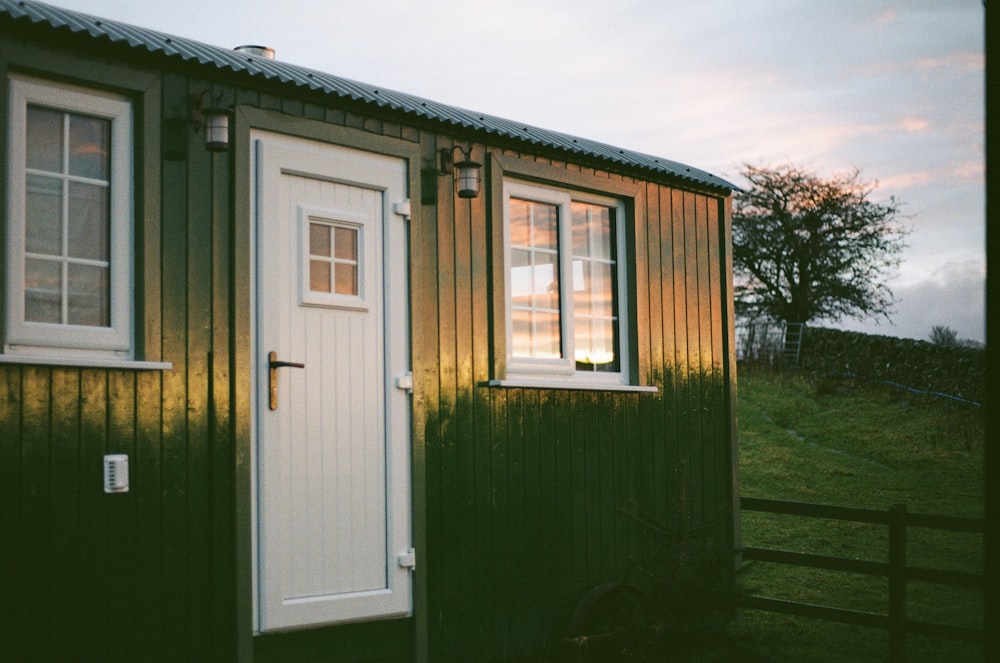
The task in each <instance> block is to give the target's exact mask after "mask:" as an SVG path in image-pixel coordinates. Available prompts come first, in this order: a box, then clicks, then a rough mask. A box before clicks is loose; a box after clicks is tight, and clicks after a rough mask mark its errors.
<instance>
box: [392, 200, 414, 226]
mask: <svg viewBox="0 0 1000 663" xmlns="http://www.w3.org/2000/svg"><path fill="white" fill-rule="evenodd" d="M392 211H393V212H394V213H395V214H398V215H399V216H402V217H405V218H406V220H407V221H409V220H410V199H409V198H407V199H406V200H402V201H400V202H398V203H393V204H392Z"/></svg>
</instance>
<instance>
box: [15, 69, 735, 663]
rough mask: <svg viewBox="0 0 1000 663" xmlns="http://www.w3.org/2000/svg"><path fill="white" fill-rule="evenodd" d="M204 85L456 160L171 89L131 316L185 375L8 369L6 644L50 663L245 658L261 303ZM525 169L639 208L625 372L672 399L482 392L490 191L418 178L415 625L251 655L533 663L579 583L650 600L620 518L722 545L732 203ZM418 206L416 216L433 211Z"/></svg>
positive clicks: (308, 637)
mask: <svg viewBox="0 0 1000 663" xmlns="http://www.w3.org/2000/svg"><path fill="white" fill-rule="evenodd" d="M209 87H211V88H212V89H213V91H214V92H215V93H216V94H219V93H221V94H222V95H223V96H224V99H225V100H226V101H227V102H230V101H231V102H236V103H239V104H246V105H251V106H255V107H257V108H262V109H267V110H272V111H274V112H280V113H283V114H291V115H293V116H301V117H307V118H312V119H314V120H317V121H324V122H327V123H331V124H337V125H340V126H345V127H354V128H357V129H360V130H364V131H367V132H370V133H372V134H377V135H386V136H393V137H396V138H401V139H403V140H406V141H410V142H415V143H419V145H420V148H421V152H422V154H423V156H424V159H423V160H424V161H425V163H424V164H423V166H424V167H425V168H432V167H435V165H436V163H437V152H438V150H439V149H440V148H442V147H450V146H451V145H452V138H451V137H448V136H443V135H435V134H433V133H429V132H427V131H426V130H422V129H419V128H415V127H409V126H406V125H401V124H399V123H398V122H395V121H388V120H385V119H380V118H372V117H364V116H360V115H358V114H357V113H355V112H350V111H345V110H342V109H337V108H332V107H325V106H322V105H318V102H317V101H316V100H315V99H313V100H312V101H309V102H302V101H300V100H289V99H284V98H282V97H279V96H277V95H274V94H267V93H264V92H260V91H254V90H250V89H240V88H230V87H225V86H220V85H219V84H217V83H216V84H213V83H212V82H211V81H205V80H196V79H191V78H188V77H186V76H184V75H181V74H180V73H165V74H163V75H162V78H161V79H160V83H159V94H158V95H157V100H159V99H160V98H162V108H161V110H160V111H159V115H160V119H161V120H162V122H163V123H164V125H167V124H168V123H170V122H174V123H175V126H176V125H177V124H180V125H181V126H186V127H187V130H186V133H184V134H183V138H182V139H181V140H182V143H181V144H180V145H178V144H176V142H174V143H172V144H170V145H169V146H168V145H166V144H165V145H164V146H163V149H162V156H163V159H162V160H161V162H160V163H159V166H158V167H159V172H157V173H155V176H156V177H157V178H158V195H159V201H157V203H156V204H157V205H158V213H159V218H160V224H161V228H160V229H159V231H158V233H157V235H156V236H151V237H143V241H144V242H146V243H152V245H153V246H155V247H156V250H155V251H154V255H155V256H156V261H157V263H158V264H157V268H156V269H149V268H148V267H149V266H148V265H144V266H143V274H146V275H151V276H152V277H155V278H156V279H157V282H156V283H154V284H147V285H146V287H147V288H155V289H156V291H157V292H158V293H159V294H158V296H159V301H158V302H157V303H156V304H155V307H153V308H149V307H150V306H151V305H150V304H149V303H148V302H144V301H139V302H137V315H140V316H142V317H143V320H144V322H145V327H144V328H143V334H144V335H145V338H147V339H155V340H156V342H157V343H158V345H159V347H158V348H157V350H158V353H159V356H160V357H162V359H163V361H169V362H172V363H173V369H172V370H169V371H163V372H146V371H128V370H98V369H82V368H61V367H38V366H20V365H11V364H0V504H3V505H4V508H2V509H0V531H3V532H5V533H14V535H13V536H11V535H9V534H8V535H7V536H6V537H5V541H4V543H3V545H2V546H0V567H2V568H3V569H5V571H4V572H3V574H2V585H0V601H2V602H3V604H4V606H5V615H6V617H5V620H4V623H3V624H2V625H0V636H2V639H0V649H4V650H8V651H10V650H13V651H17V650H18V648H25V650H30V651H31V653H32V657H33V658H37V659H38V660H59V659H63V658H64V657H65V655H66V653H67V652H72V653H73V654H74V656H77V657H78V658H79V659H80V660H90V659H98V658H104V659H106V660H118V659H120V660H232V659H235V658H236V652H237V648H238V646H239V645H238V642H239V640H240V638H246V634H242V635H241V634H240V633H239V631H240V629H241V628H242V626H238V623H240V620H241V619H243V617H240V616H239V615H238V613H237V605H238V603H239V601H238V599H237V597H238V596H239V595H241V594H242V595H244V596H245V595H246V593H247V592H248V591H249V590H248V588H244V587H240V586H238V583H239V582H241V581H240V578H246V577H249V571H248V570H247V569H241V568H238V566H239V565H249V558H250V556H249V552H248V551H243V552H241V553H239V554H237V552H235V551H236V550H237V548H238V547H240V546H248V542H247V541H243V540H241V539H240V537H239V535H238V533H237V530H238V529H239V527H238V525H237V522H238V521H239V520H240V519H241V518H244V517H246V516H245V514H243V515H241V514H240V513H238V511H239V510H240V509H247V508H249V506H248V504H246V503H244V502H243V501H242V499H244V498H241V497H240V495H241V494H242V493H241V488H240V487H239V486H241V485H242V486H245V485H248V482H249V465H248V463H247V461H246V458H245V454H246V453H249V452H250V451H249V445H250V441H249V439H248V437H249V427H248V425H247V423H246V422H247V421H248V420H249V418H250V417H252V416H253V413H252V412H251V411H250V408H249V400H248V395H247V389H249V386H248V385H246V384H243V383H242V382H241V380H240V379H239V378H238V377H237V376H238V375H243V376H245V375H247V370H248V369H247V367H246V366H242V365H241V364H240V361H241V359H240V358H245V357H248V356H249V352H250V351H249V338H248V336H247V335H248V334H249V330H248V329H247V328H245V327H247V326H248V325H247V324H246V323H245V322H243V323H241V322H239V321H241V320H242V321H246V320H247V319H248V318H247V316H248V313H247V311H246V310H245V308H246V307H247V306H252V302H250V299H249V294H248V292H247V291H246V283H245V280H244V279H240V278H238V277H235V276H234V275H235V274H241V273H242V274H245V273H246V270H247V269H248V268H247V266H246V265H239V264H237V262H236V261H237V260H238V259H239V253H238V251H236V252H234V247H236V246H240V245H245V244H246V242H247V237H246V236H245V234H246V233H249V228H250V226H249V223H250V222H249V219H246V218H234V217H235V212H234V208H235V207H236V205H234V202H233V200H234V199H233V195H234V194H233V192H234V174H235V173H239V172H245V171H241V170H240V169H239V166H238V165H237V164H234V159H235V157H234V154H233V152H229V153H223V154H216V153H210V152H207V151H206V150H205V149H204V146H203V143H202V141H203V137H202V136H201V135H200V134H196V133H194V132H193V131H190V127H189V126H188V125H186V124H185V122H186V118H187V112H188V110H187V103H188V102H187V100H188V95H189V94H191V93H200V92H201V91H202V90H204V89H206V88H209ZM174 138H176V136H174ZM164 142H165V143H167V142H169V141H167V140H166V139H165V140H164ZM168 148H169V149H168ZM178 148H181V149H178ZM474 150H475V151H476V152H477V153H479V154H482V153H483V152H484V151H488V152H498V153H499V152H503V153H504V154H506V155H507V156H510V157H514V158H519V159H523V160H532V157H531V156H530V155H526V154H515V153H513V152H509V151H508V152H504V151H503V150H502V149H500V148H497V147H495V146H484V145H475V146H474ZM537 161H538V162H540V163H545V164H547V165H549V166H554V167H559V168H564V169H565V170H567V171H573V172H574V173H576V174H578V175H581V176H587V177H593V178H598V179H610V180H615V181H617V182H620V183H621V182H624V183H626V184H628V185H630V186H634V187H635V188H637V189H638V190H640V191H641V192H642V196H641V200H642V209H641V210H638V212H640V213H637V215H636V216H637V218H639V219H640V223H638V224H637V225H636V227H634V228H632V229H631V233H630V235H629V237H630V241H631V242H632V243H633V244H634V246H633V247H632V252H631V257H632V259H633V262H634V265H633V269H634V274H633V275H632V276H633V277H632V279H631V280H632V284H631V288H630V290H631V296H632V298H633V301H632V311H633V315H634V320H633V324H634V327H635V329H634V337H635V339H634V342H635V343H636V344H637V345H638V348H637V351H636V354H637V357H636V362H635V364H636V367H637V370H638V371H639V373H640V374H639V376H638V377H639V380H640V382H642V383H643V384H647V385H655V386H656V387H658V388H659V391H658V392H657V393H655V394H651V393H622V392H596V391H574V390H547V389H529V388H497V387H489V386H485V385H486V382H487V381H488V380H489V379H490V378H491V377H492V376H491V375H490V373H491V367H492V366H493V365H494V358H493V356H492V345H491V338H492V335H493V334H494V330H495V329H496V324H495V321H494V320H493V318H492V316H495V315H501V316H502V315H503V312H502V311H492V310H491V308H492V305H491V302H492V299H491V294H490V290H489V283H490V280H491V278H492V276H491V275H492V274H493V273H494V271H493V270H494V261H496V260H499V259H500V256H496V255H492V254H491V253H492V250H493V249H492V247H493V246H494V241H493V237H494V234H495V233H498V232H500V226H499V220H498V219H492V218H490V212H489V210H490V202H489V201H490V198H491V196H497V195H500V192H498V191H490V190H488V188H487V190H485V191H484V192H483V194H481V195H480V196H479V197H478V198H476V199H472V200H466V199H458V198H456V197H455V195H454V192H453V182H452V178H451V177H447V176H445V177H440V176H438V175H437V174H436V173H433V172H431V171H429V170H428V171H425V172H424V173H423V174H422V176H421V177H422V178H424V179H427V178H431V179H433V180H434V181H433V182H432V183H429V186H425V187H424V189H425V191H426V190H428V189H430V190H432V191H433V190H434V189H435V188H436V201H429V202H428V201H426V200H425V202H424V203H423V204H422V205H421V207H420V214H419V215H418V216H415V221H414V222H413V224H412V225H411V228H410V260H411V293H412V302H411V330H412V362H413V374H414V383H415V386H414V391H413V461H414V473H415V479H414V486H415V494H414V497H413V499H414V505H415V506H414V511H415V513H420V512H421V511H423V512H424V513H425V517H424V518H423V520H422V522H420V519H418V525H417V526H418V527H422V528H423V529H422V531H419V532H416V533H415V539H416V540H418V541H423V542H424V549H422V550H420V557H419V565H418V570H417V573H418V574H425V577H424V579H423V580H422V582H423V585H424V587H425V588H426V604H425V605H418V606H417V609H418V610H421V611H424V612H423V614H422V615H421V616H419V617H418V618H417V619H416V623H417V625H416V626H415V620H393V621H390V622H382V623H372V624H358V625H350V626H343V627H336V628H330V629H320V630H315V631H307V632H302V633H297V634H296V633H291V634H285V635H277V636H266V637H263V638H255V639H254V644H253V645H252V650H253V652H254V655H255V657H256V659H257V660H296V658H299V659H305V658H308V659H309V660H325V659H327V658H328V659H330V660H353V661H371V660H382V661H389V660H410V658H411V655H412V651H413V649H414V647H415V646H416V647H419V646H422V643H423V642H424V641H425V640H426V642H427V646H428V652H429V660H430V661H448V660H470V661H471V660H498V659H502V658H503V657H511V658H517V657H518V656H528V655H534V654H537V653H539V652H540V651H542V650H543V649H544V648H545V647H546V646H549V645H551V644H553V643H556V642H558V640H559V637H560V635H561V631H562V629H563V627H564V626H565V621H566V619H567V618H568V616H569V614H570V612H571V611H572V609H573V607H574V605H575V604H576V602H577V601H578V600H579V599H580V598H581V597H582V595H583V594H584V593H585V592H586V591H587V590H588V589H590V588H591V587H593V586H594V585H596V584H598V583H601V582H606V581H622V580H630V581H637V580H639V579H640V578H639V575H638V573H637V570H636V565H639V564H643V563H650V562H651V561H653V560H654V554H655V552H656V547H655V545H654V540H653V536H652V532H651V531H650V529H649V526H648V524H645V523H643V522H640V521H639V520H637V519H636V518H635V517H634V516H633V515H630V511H631V512H642V513H644V514H648V515H649V516H650V517H652V518H653V519H655V521H657V522H659V523H661V524H662V527H664V528H665V529H666V530H667V531H669V532H671V533H673V536H675V537H680V536H682V534H683V533H684V532H691V531H694V530H697V529H699V528H703V527H706V526H709V525H712V524H713V523H714V524H715V525H714V527H715V529H714V530H713V536H714V537H715V538H716V539H717V541H718V542H719V544H720V545H722V546H731V545H732V541H731V523H732V518H731V517H727V515H726V511H727V509H728V508H729V506H730V505H731V504H732V499H733V496H732V493H731V491H732V476H733V475H732V472H731V470H732V468H731V461H732V458H731V444H732V443H731V436H732V431H731V425H732V424H731V417H730V410H731V408H732V407H733V404H732V403H730V401H729V399H730V394H731V386H730V385H729V384H728V380H729V379H730V376H731V369H732V366H730V365H729V363H728V362H730V361H731V360H730V358H729V357H730V356H731V352H730V348H729V347H728V343H729V340H728V339H729V338H730V337H729V332H728V329H729V325H731V321H730V320H728V319H727V315H728V311H727V309H726V299H727V298H728V297H729V296H730V293H729V292H728V281H727V279H728V278H729V273H728V271H727V268H726V262H725V261H726V246H725V242H726V239H727V236H728V235H727V233H728V231H727V229H726V227H725V224H726V223H727V222H728V219H727V212H726V207H725V204H726V201H725V200H723V199H721V198H718V197H716V196H713V195H709V194H705V193H695V192H691V191H683V190H680V189H676V188H671V187H668V186H664V185H660V184H655V183H643V182H642V181H641V180H637V179H630V178H623V177H622V176H620V175H613V174H609V173H604V172H600V171H594V170H593V169H588V168H584V167H580V166H576V165H572V164H562V163H553V162H551V161H547V160H544V159H537ZM244 167H245V166H244ZM425 184H426V183H425ZM411 198H412V199H413V204H414V205H415V206H416V205H418V202H417V200H418V199H419V198H421V195H420V192H411ZM424 198H427V196H424ZM147 278H149V276H147ZM144 307H147V308H146V310H144ZM241 325H242V326H241ZM106 453H127V454H129V458H130V470H131V489H130V491H129V492H128V493H125V494H120V495H105V494H104V493H103V491H102V477H101V457H102V456H103V455H104V454H106ZM241 454H243V456H242V457H241ZM11 570H16V571H14V572H12V571H11ZM728 572H729V569H728V568H720V569H719V573H728ZM245 605H246V604H245V602H244V608H243V610H244V611H245V610H246V608H245ZM244 617H245V616H244ZM244 623H245V622H244ZM421 629H423V632H422V631H421ZM111 643H113V651H111V652H110V653H109V651H108V647H109V644H111ZM415 643H416V644H415ZM11 648H14V649H11Z"/></svg>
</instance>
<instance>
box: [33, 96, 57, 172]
mask: <svg viewBox="0 0 1000 663" xmlns="http://www.w3.org/2000/svg"><path fill="white" fill-rule="evenodd" d="M27 125H28V126H27V131H26V135H25V138H26V141H25V142H26V151H27V160H26V162H27V166H28V168H34V169H37V170H45V171H48V172H50V173H61V172H63V163H62V155H63V114H62V113H60V112H59V111H54V110H50V109H48V108H39V107H38V106H30V105H29V106H28V115H27Z"/></svg>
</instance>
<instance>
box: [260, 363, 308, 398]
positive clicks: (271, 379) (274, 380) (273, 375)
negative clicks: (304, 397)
mask: <svg viewBox="0 0 1000 663" xmlns="http://www.w3.org/2000/svg"><path fill="white" fill-rule="evenodd" d="M305 367H306V365H305V364H300V363H298V362H294V361H278V353H277V352H275V351H274V350H272V351H271V352H269V353H267V393H268V396H269V401H270V402H269V406H270V408H271V409H272V410H277V409H278V369H279V368H305Z"/></svg>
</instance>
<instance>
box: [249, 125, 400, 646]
mask: <svg viewBox="0 0 1000 663" xmlns="http://www.w3.org/2000/svg"><path fill="white" fill-rule="evenodd" d="M251 139H252V140H253V144H254V159H255V166H254V169H253V171H254V177H255V182H254V187H253V190H254V209H255V213H254V218H255V222H256V238H255V239H256V251H255V255H256V270H255V271H256V279H257V280H256V284H255V287H256V300H257V308H256V316H257V320H256V343H255V347H256V371H255V372H256V382H257V385H258V389H257V407H256V410H257V413H258V416H257V425H256V433H257V444H256V449H257V453H256V458H255V460H256V463H257V472H256V477H257V483H256V495H257V538H256V545H257V569H256V577H257V582H258V586H257V615H258V627H259V630H260V631H275V630H284V629H292V628H302V627H306V626H316V625H322V624H332V623H337V622H344V621H357V620H363V619H378V618H385V617H392V616H401V615H406V614H408V613H409V612H410V611H411V578H410V568H408V567H409V565H410V563H411V561H412V559H411V558H412V555H409V554H408V553H409V549H410V545H411V541H410V446H409V398H408V393H407V392H406V391H404V390H403V389H399V388H397V386H396V384H395V383H396V380H397V378H399V377H401V376H405V375H406V371H407V367H408V363H409V359H408V356H407V283H406V265H407V256H406V229H405V223H406V221H405V220H404V219H403V218H402V217H400V216H397V215H396V214H394V213H393V203H395V202H399V201H402V200H403V199H404V198H405V197H406V189H405V186H406V164H405V162H404V161H403V160H401V159H398V158H394V157H388V156H383V155H378V154H374V153H368V152H363V151H359V150H354V149H350V148H345V147H339V146H333V145H329V144H325V143H318V142H314V141H309V140H305V139H299V138H292V137H288V136H281V135H277V134H270V133H264V132H255V133H253V134H252V136H251ZM404 386H405V383H404Z"/></svg>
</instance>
